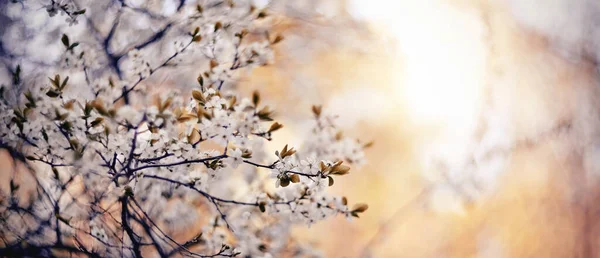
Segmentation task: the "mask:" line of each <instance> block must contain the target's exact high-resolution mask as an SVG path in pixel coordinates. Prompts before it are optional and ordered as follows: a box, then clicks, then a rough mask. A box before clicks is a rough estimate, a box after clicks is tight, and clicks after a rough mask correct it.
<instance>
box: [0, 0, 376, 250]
mask: <svg viewBox="0 0 600 258" xmlns="http://www.w3.org/2000/svg"><path fill="white" fill-rule="evenodd" d="M65 2H66V1H65ZM69 3H70V2H69ZM73 8H74V7H73V6H71V5H69V4H67V3H63V2H62V1H51V3H50V4H49V5H48V6H47V11H48V13H49V14H50V15H51V16H52V15H53V14H56V12H65V13H66V14H67V15H68V16H70V17H71V16H73V15H84V14H85V11H83V12H81V11H73ZM193 9H195V10H193V11H192V12H191V14H189V15H188V16H185V19H184V20H185V22H182V24H180V26H182V27H186V26H191V28H193V29H192V30H191V31H190V32H189V33H188V34H186V35H183V36H182V37H183V38H185V40H184V41H178V42H187V43H184V44H177V45H176V50H175V53H174V54H172V55H170V56H168V57H167V58H166V59H164V60H158V61H156V60H152V59H151V58H150V56H149V55H146V53H145V50H144V48H143V47H138V48H134V49H131V50H129V51H128V52H126V53H124V54H123V55H122V56H123V57H124V58H126V59H128V60H129V61H130V64H131V67H130V68H131V71H130V72H129V73H125V74H123V75H121V74H118V73H117V72H115V73H116V74H110V75H109V76H101V77H98V78H95V77H93V75H94V73H91V72H90V71H88V69H94V66H98V65H99V64H98V63H96V64H95V65H94V66H90V64H91V63H93V60H88V61H86V60H85V59H83V58H82V57H83V55H84V54H85V55H88V56H94V54H95V53H93V52H94V50H93V48H91V47H86V49H85V51H82V50H80V48H82V46H80V43H79V42H74V41H73V39H72V38H69V36H67V35H65V34H63V36H62V37H61V42H62V44H63V45H64V47H65V59H66V60H67V62H62V64H63V65H64V66H68V67H70V68H73V69H74V70H69V72H71V73H75V71H76V70H77V69H79V70H80V72H81V73H83V74H84V76H85V78H86V82H82V81H76V80H74V79H71V77H70V76H66V75H65V74H54V75H51V76H49V78H48V79H46V80H45V81H44V82H40V83H33V84H27V85H25V84H24V83H23V81H24V80H22V79H21V77H22V76H24V75H23V74H22V73H21V70H20V67H17V69H16V71H15V72H14V74H13V77H14V78H13V85H12V86H15V85H17V84H18V86H20V87H21V86H22V87H24V88H25V89H26V90H24V91H23V92H22V93H20V92H14V91H11V88H10V87H11V86H2V87H0V147H2V149H6V150H8V152H9V153H10V154H11V156H12V157H13V158H14V159H15V160H17V161H20V162H22V163H23V164H24V165H25V167H26V168H27V170H28V172H30V175H32V176H33V178H34V179H35V182H36V187H35V188H36V190H35V191H31V192H27V190H25V189H23V188H25V187H23V188H21V186H22V185H25V183H24V182H23V181H22V180H21V179H22V178H23V177H24V176H18V177H15V176H13V177H12V178H13V179H12V180H11V181H10V192H9V193H2V198H0V200H2V201H0V207H1V209H0V217H1V218H2V220H0V223H1V225H2V227H0V232H2V235H4V236H5V239H6V241H5V242H7V241H8V242H11V241H13V242H14V244H11V245H10V248H11V249H10V251H11V252H12V254H14V255H19V254H20V255H32V256H48V255H50V254H51V253H53V252H68V253H81V254H85V255H89V256H98V255H100V256H134V257H139V256H142V254H143V253H147V252H154V253H156V254H158V255H160V256H161V257H168V256H172V255H184V256H203V257H204V256H209V257H213V256H225V257H228V256H229V257H231V256H236V255H242V256H244V257H245V256H249V257H280V256H282V255H283V254H289V253H292V254H294V256H316V255H317V253H316V252H315V251H314V250H312V249H311V248H310V247H308V246H306V245H303V244H302V243H296V242H294V241H293V238H292V237H291V229H292V227H293V226H294V225H311V224H313V223H315V222H317V221H320V220H323V219H326V218H329V217H331V216H334V215H343V216H346V217H348V218H351V217H358V216H359V215H360V213H362V212H364V211H365V210H367V207H368V206H367V205H366V204H356V205H349V203H348V200H347V198H345V197H343V196H332V195H330V194H328V193H327V188H328V186H331V185H333V184H334V178H335V179H337V178H338V177H340V176H344V175H347V174H349V172H350V166H360V165H361V164H363V163H364V148H365V147H368V145H369V144H361V143H360V142H358V141H356V140H354V139H350V138H348V137H344V136H343V134H342V133H341V130H340V129H339V128H338V127H337V125H336V124H335V121H334V120H335V117H334V116H330V115H325V114H323V113H322V112H321V107H320V106H314V107H313V114H314V117H313V120H314V128H313V130H312V132H311V135H310V136H309V137H307V139H306V141H305V143H304V144H302V145H301V146H296V147H300V148H299V149H298V150H297V149H295V148H294V147H292V146H288V145H285V146H283V147H282V148H281V149H279V150H277V151H275V153H273V154H268V152H267V150H266V147H265V143H266V142H267V141H270V140H272V138H273V136H274V134H275V132H276V131H278V130H281V129H282V128H283V125H282V124H280V123H278V122H275V121H274V118H275V115H274V114H275V113H274V110H272V109H271V108H270V107H269V106H267V105H264V104H263V101H262V100H261V96H260V94H259V93H258V92H254V93H253V94H252V96H251V97H243V96H241V95H239V94H237V93H236V92H235V90H234V89H235V87H234V86H235V85H232V87H231V88H230V89H229V88H228V89H229V90H228V89H224V84H225V82H228V83H235V80H231V78H233V77H235V76H236V75H235V74H234V71H236V70H238V69H241V68H251V67H253V66H256V65H266V64H268V63H269V62H271V61H272V59H273V49H272V47H273V45H274V44H277V43H278V42H280V41H281V40H283V37H281V36H276V37H271V36H269V35H268V33H262V31H261V30H262V28H260V26H258V25H257V24H256V21H257V20H258V21H259V20H261V19H264V18H265V17H266V16H267V14H266V12H265V10H258V9H256V8H255V7H253V6H252V5H251V4H250V3H248V2H243V1H240V2H237V1H236V2H235V3H234V2H233V1H224V2H223V1H216V2H213V1H206V2H204V3H203V4H197V5H195V6H193ZM61 10H62V11H61ZM74 13H77V14H74ZM257 31H259V32H260V33H257ZM264 35H266V36H264ZM263 37H265V38H264V39H263ZM245 39H247V40H248V43H247V44H243V41H244V40H245ZM192 49H195V50H196V51H200V52H201V53H202V54H203V55H204V57H205V60H206V61H207V64H208V67H207V68H206V71H205V72H202V73H201V74H200V76H198V79H197V82H196V83H197V85H196V86H195V87H194V88H193V89H190V90H179V89H168V90H165V91H163V92H160V93H152V92H150V91H147V90H144V83H145V82H146V79H147V78H149V77H151V76H152V75H153V74H154V73H155V72H156V71H157V70H159V69H164V68H166V67H169V66H176V65H177V64H178V62H181V61H182V60H183V59H185V58H188V55H187V54H189V53H190V52H186V51H192ZM78 53H79V54H78ZM98 55H100V54H98ZM191 56H193V57H195V55H191ZM76 60H80V61H76ZM63 61H64V60H63ZM115 70H118V69H115ZM70 75H71V74H70ZM121 76H125V77H124V78H121ZM73 77H75V76H73ZM138 86H139V87H138ZM9 95H14V96H9ZM14 173H15V174H17V173H20V174H23V173H25V172H20V171H15V172H14ZM273 185H275V187H273ZM26 197H27V198H29V199H28V200H24V198H26ZM11 225H22V226H21V227H14V226H11ZM190 232H193V233H194V234H193V236H191V237H190V236H189V233H190ZM23 239H25V240H26V242H27V247H25V246H24V245H23V242H22V241H21V240H23ZM72 243H74V244H72ZM32 246H35V248H33V247H32ZM55 254H56V253H55Z"/></svg>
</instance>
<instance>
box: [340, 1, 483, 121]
mask: <svg viewBox="0 0 600 258" xmlns="http://www.w3.org/2000/svg"><path fill="white" fill-rule="evenodd" d="M375 2H379V3H373V2H372V1H368V2H365V1H359V0H355V1H353V2H352V3H351V4H352V5H351V6H352V7H354V8H352V10H354V11H353V12H354V14H355V16H357V17H362V18H365V19H369V20H370V19H372V18H374V17H376V18H375V19H378V21H377V22H378V23H377V24H378V26H381V27H382V29H383V30H386V31H389V32H391V33H392V34H393V35H394V37H395V40H396V41H397V47H398V49H399V55H400V56H399V57H398V60H399V62H401V63H402V67H403V70H402V71H399V73H398V74H397V78H396V81H397V82H396V83H395V85H396V92H397V96H398V98H399V99H400V101H401V102H402V104H403V105H404V106H405V109H407V110H408V111H407V112H408V114H409V117H410V118H411V120H413V121H412V122H414V123H417V124H423V125H436V126H437V125H444V126H450V127H452V129H459V128H460V129H465V127H466V128H469V127H471V126H472V124H471V123H472V121H474V120H475V119H474V117H475V116H476V115H477V110H478V108H479V105H480V104H481V103H480V101H481V94H482V92H481V89H482V86H483V79H484V78H483V76H484V69H486V67H485V65H486V52H485V51H486V49H485V44H484V31H483V26H482V23H481V20H480V19H479V18H478V17H477V16H476V13H474V12H468V11H469V10H461V9H458V8H456V7H453V6H450V5H447V4H444V3H441V2H438V1H384V0H378V1H375ZM457 126H458V127H459V128H454V127H457Z"/></svg>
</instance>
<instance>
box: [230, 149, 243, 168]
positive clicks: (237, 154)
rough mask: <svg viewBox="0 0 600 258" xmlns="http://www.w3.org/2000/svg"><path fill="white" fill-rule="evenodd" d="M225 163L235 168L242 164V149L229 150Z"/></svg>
mask: <svg viewBox="0 0 600 258" xmlns="http://www.w3.org/2000/svg"><path fill="white" fill-rule="evenodd" d="M226 161H227V164H228V165H229V166H231V167H232V168H237V167H238V166H239V165H240V164H242V163H243V162H244V160H243V159H242V150H241V149H234V150H232V151H230V152H229V154H228V155H227V159H226Z"/></svg>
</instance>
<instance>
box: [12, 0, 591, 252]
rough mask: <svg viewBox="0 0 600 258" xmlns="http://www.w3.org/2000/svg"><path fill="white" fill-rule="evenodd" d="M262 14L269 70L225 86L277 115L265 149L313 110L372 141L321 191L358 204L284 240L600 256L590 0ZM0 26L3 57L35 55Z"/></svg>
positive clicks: (454, 0)
mask: <svg viewBox="0 0 600 258" xmlns="http://www.w3.org/2000/svg"><path fill="white" fill-rule="evenodd" d="M273 12H278V13H279V14H281V15H282V17H283V18H281V20H280V21H279V22H278V23H277V25H276V30H277V31H278V32H280V34H282V35H283V36H284V37H285V40H284V41H282V42H281V43H280V44H278V47H277V49H276V56H275V63H274V65H271V66H266V67H261V68H258V69H255V70H252V72H250V73H248V74H247V75H246V76H244V77H243V78H242V79H240V84H239V85H238V90H240V91H241V92H242V94H249V93H250V92H252V91H253V90H255V89H259V90H261V92H263V95H264V97H263V99H264V100H265V101H268V102H270V104H272V105H274V106H275V108H276V110H278V113H279V114H285V115H281V116H279V117H276V119H277V120H278V121H281V122H282V123H283V124H284V125H285V126H286V127H285V130H281V131H279V132H277V133H278V134H277V135H276V137H275V140H274V141H273V142H272V148H273V150H275V149H276V148H278V147H280V146H282V145H283V144H286V143H289V144H291V145H297V144H299V143H300V142H302V141H301V139H300V138H301V137H298V135H303V134H306V128H307V125H306V124H304V123H303V122H302V121H305V120H306V119H308V118H310V117H311V113H310V107H311V105H324V107H325V109H326V110H327V112H330V113H336V114H339V116H340V117H339V122H340V123H341V127H342V128H345V133H346V134H347V135H351V136H353V137H356V138H359V139H361V140H363V141H365V142H367V141H374V143H375V144H374V145H373V147H372V148H370V149H368V150H367V159H368V162H367V164H366V165H365V166H363V167H361V168H359V169H353V170H352V172H351V175H350V176H347V177H344V178H343V179H340V180H337V181H336V184H335V185H334V186H333V187H332V188H331V191H332V192H334V193H336V194H341V195H345V196H347V197H348V199H349V200H350V202H366V203H368V204H369V210H368V211H367V212H366V213H364V215H363V216H362V217H361V218H360V219H354V220H352V221H347V220H346V219H345V218H341V217H340V218H335V219H333V220H327V221H325V222H321V223H319V224H316V225H314V226H312V227H311V228H309V229H304V228H298V229H297V238H300V239H304V240H305V241H309V242H311V243H313V244H315V245H317V246H318V247H319V248H321V249H322V250H323V251H324V253H325V254H326V256H327V257H481V258H502V257H600V245H599V244H600V234H599V233H600V232H599V230H600V228H599V227H598V224H600V221H598V219H599V218H600V208H598V205H596V203H595V202H596V200H597V199H598V197H600V185H599V184H598V183H599V179H600V138H599V136H600V130H599V129H600V115H599V114H600V113H599V112H598V108H599V102H598V98H599V97H600V88H599V86H600V80H599V78H600V77H599V76H598V71H599V70H598V65H599V63H598V58H599V57H600V29H599V28H600V27H598V26H597V25H598V24H599V23H600V16H599V15H598V14H600V2H597V1H593V0H546V1H542V0H505V1H499V0H424V1H411V0H397V1H386V0H372V1H364V0H320V1H316V0H314V1H313V0H306V1H290V2H286V3H285V4H281V5H277V8H275V9H274V10H273ZM9 13H10V12H9ZM1 18H2V21H4V23H5V24H6V25H7V26H3V28H0V32H1V33H2V35H3V36H2V41H3V45H2V46H3V47H2V55H3V58H2V60H3V62H4V63H5V64H12V63H11V62H13V61H14V59H15V58H16V59H19V58H20V57H19V56H20V55H29V56H32V54H31V53H30V52H28V51H27V50H22V49H21V48H23V45H22V44H18V42H20V41H19V40H18V38H19V36H20V34H19V33H18V31H19V30H18V29H13V27H15V26H16V25H15V24H16V23H9V20H11V19H14V17H9V16H6V17H5V16H2V17H1ZM9 25H10V26H9ZM39 26H46V24H44V23H40V24H39ZM73 30H77V29H73ZM73 33H75V32H73ZM15 42H17V43H15ZM59 46H60V45H59ZM33 48H34V49H35V47H33ZM38 48H39V46H38ZM49 52H51V51H49ZM46 54H48V53H46ZM48 55H49V54H48ZM48 59H51V58H50V57H47V56H43V57H39V58H38V59H35V58H33V60H30V61H31V64H29V67H36V65H41V64H39V62H41V61H44V60H48ZM19 60H20V61H22V60H23V58H21V59H19ZM34 61H35V62H38V64H36V63H35V62H34ZM26 69H27V66H26ZM180 72H182V73H184V72H185V70H182V71H180ZM2 73H4V74H9V72H8V70H6V69H5V70H3V71H2ZM192 75H193V76H194V77H195V76H196V74H192ZM176 79H182V80H183V79H185V78H179V77H177V76H176V75H174V74H173V73H170V74H168V75H165V76H164V77H162V78H160V79H156V83H157V84H161V85H162V86H163V87H165V86H164V85H169V83H170V82H173V81H174V80H176ZM1 163H3V166H5V165H4V164H6V166H8V164H7V163H6V162H1Z"/></svg>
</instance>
